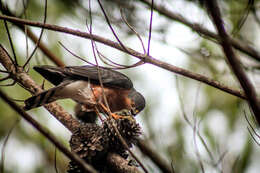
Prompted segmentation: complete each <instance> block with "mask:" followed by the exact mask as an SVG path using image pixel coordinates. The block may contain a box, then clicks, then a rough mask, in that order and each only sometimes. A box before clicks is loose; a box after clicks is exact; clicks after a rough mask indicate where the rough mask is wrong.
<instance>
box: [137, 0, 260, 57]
mask: <svg viewBox="0 0 260 173" xmlns="http://www.w3.org/2000/svg"><path fill="white" fill-rule="evenodd" d="M140 2H142V3H144V4H146V5H148V6H149V7H151V0H140ZM154 9H155V10H156V11H157V12H159V13H160V14H161V15H164V16H165V17H167V18H168V19H171V20H175V21H178V22H180V23H182V24H184V25H186V26H188V27H189V28H191V29H192V30H194V31H196V32H197V33H199V34H201V35H202V36H206V38H207V37H209V38H210V39H212V38H213V39H216V40H220V37H219V36H218V35H217V34H216V33H214V32H211V31H209V30H208V29H206V28H203V27H202V26H201V25H200V24H198V23H192V22H190V21H189V20H187V19H186V18H185V17H183V16H182V15H180V14H176V13H173V12H172V11H170V10H168V9H167V8H165V7H164V6H162V5H159V4H156V3H154ZM230 42H231V44H232V46H233V47H234V48H236V49H238V50H239V51H241V52H243V53H245V54H247V55H249V56H251V57H252V58H254V59H255V60H257V61H260V52H258V51H257V50H256V49H255V48H253V47H252V46H250V45H247V44H245V43H243V42H241V41H239V40H236V39H233V38H230Z"/></svg>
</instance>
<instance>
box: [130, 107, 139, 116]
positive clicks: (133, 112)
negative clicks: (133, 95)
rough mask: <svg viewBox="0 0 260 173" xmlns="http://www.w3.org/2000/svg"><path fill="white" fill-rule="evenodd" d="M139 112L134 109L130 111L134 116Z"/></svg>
mask: <svg viewBox="0 0 260 173" xmlns="http://www.w3.org/2000/svg"><path fill="white" fill-rule="evenodd" d="M138 112H139V111H138V110H137V109H136V108H132V109H131V114H132V115H136V114H137V113H138Z"/></svg>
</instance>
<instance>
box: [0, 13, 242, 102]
mask: <svg viewBox="0 0 260 173" xmlns="http://www.w3.org/2000/svg"><path fill="white" fill-rule="evenodd" d="M0 19H5V20H8V21H10V22H16V23H19V24H25V25H30V26H35V27H43V28H46V29H49V30H53V31H59V32H63V33H67V34H71V35H75V36H79V37H82V38H87V39H92V40H94V41H97V42H100V43H103V44H105V45H107V46H111V47H113V48H116V49H118V50H120V51H123V52H126V51H124V49H123V48H122V47H121V46H120V44H118V43H116V42H114V41H111V40H108V39H105V38H103V37H100V36H98V35H93V34H89V33H86V32H82V31H78V30H72V29H69V28H65V27H60V26H57V25H50V24H42V23H39V22H32V21H28V20H24V19H19V18H15V17H9V16H5V15H0ZM125 48H126V49H127V52H126V53H128V54H130V55H132V56H134V57H136V58H139V59H141V60H143V61H144V62H146V63H150V64H153V65H155V66H158V67H161V68H163V69H165V70H168V71H171V72H174V73H177V74H180V75H183V76H186V77H189V78H192V79H194V80H197V81H200V82H203V83H205V84H208V85H210V86H212V87H215V88H217V89H220V90H222V91H225V92H227V93H229V94H231V95H234V96H237V97H240V98H242V99H245V96H244V94H243V93H242V92H240V91H238V90H235V89H231V88H229V87H227V86H225V85H223V84H221V83H219V82H218V81H216V80H213V79H209V78H208V77H206V76H203V75H201V74H197V73H193V72H191V71H188V70H185V69H182V68H179V67H176V66H174V65H171V64H169V63H166V62H163V61H160V60H158V59H155V58H153V57H152V56H147V55H144V54H142V53H139V52H137V51H135V50H133V49H131V48H128V47H125Z"/></svg>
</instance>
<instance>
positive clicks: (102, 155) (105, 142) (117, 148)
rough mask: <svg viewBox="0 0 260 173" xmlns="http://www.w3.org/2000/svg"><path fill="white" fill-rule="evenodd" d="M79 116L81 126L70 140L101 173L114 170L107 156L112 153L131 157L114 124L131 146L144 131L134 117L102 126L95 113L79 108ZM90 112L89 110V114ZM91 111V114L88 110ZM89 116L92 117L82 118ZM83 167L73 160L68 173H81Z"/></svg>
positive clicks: (76, 150)
mask: <svg viewBox="0 0 260 173" xmlns="http://www.w3.org/2000/svg"><path fill="white" fill-rule="evenodd" d="M76 112H77V115H78V116H77V117H78V118H79V119H80V120H81V122H82V123H81V126H80V127H79V128H78V130H77V131H76V132H75V133H74V134H72V136H71V140H70V147H71V150H72V151H73V152H75V153H77V154H78V155H79V156H80V157H81V158H82V159H84V160H85V161H86V162H87V163H89V164H90V165H92V166H93V167H94V168H95V169H97V170H98V171H100V172H110V170H109V169H110V168H109V165H107V164H106V163H107V155H108V153H109V152H113V153H116V154H119V155H120V156H121V157H123V158H125V159H126V158H127V157H128V154H127V152H126V148H125V146H124V145H123V144H122V142H121V141H120V139H119V137H118V135H117V133H116V131H115V128H114V127H113V125H112V124H114V126H116V127H117V129H118V131H119V132H120V135H121V136H122V137H123V139H124V140H125V142H126V143H127V145H128V146H129V147H132V146H133V145H134V144H135V143H136V142H137V140H138V137H139V136H140V134H141V128H140V126H139V124H137V123H136V121H135V120H134V119H117V120H115V119H111V120H109V119H106V120H104V121H103V123H102V124H101V125H98V124H96V123H95V121H93V120H94V119H95V118H93V116H94V114H93V115H89V116H88V115H84V116H83V114H84V112H81V111H76ZM86 114H87V113H86ZM88 114H91V113H88ZM81 117H89V118H90V119H89V120H86V119H84V120H83V119H81ZM83 121H84V122H83ZM81 172H83V171H82V170H81V168H80V167H79V166H78V165H77V164H76V163H75V162H73V161H71V162H70V164H69V169H68V173H81Z"/></svg>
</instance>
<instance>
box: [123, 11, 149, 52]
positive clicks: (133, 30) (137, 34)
mask: <svg viewBox="0 0 260 173" xmlns="http://www.w3.org/2000/svg"><path fill="white" fill-rule="evenodd" d="M120 14H121V18H122V20H123V21H124V22H125V24H126V25H127V26H128V28H130V30H131V31H132V32H133V33H134V34H135V35H136V36H137V38H138V39H139V41H140V43H141V45H142V48H143V51H144V52H143V54H146V50H145V47H144V42H143V40H142V38H141V36H140V34H139V33H138V32H137V31H136V30H135V29H134V27H133V26H131V25H130V24H129V23H128V22H127V20H126V18H125V16H124V14H123V10H122V8H121V9H120Z"/></svg>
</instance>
